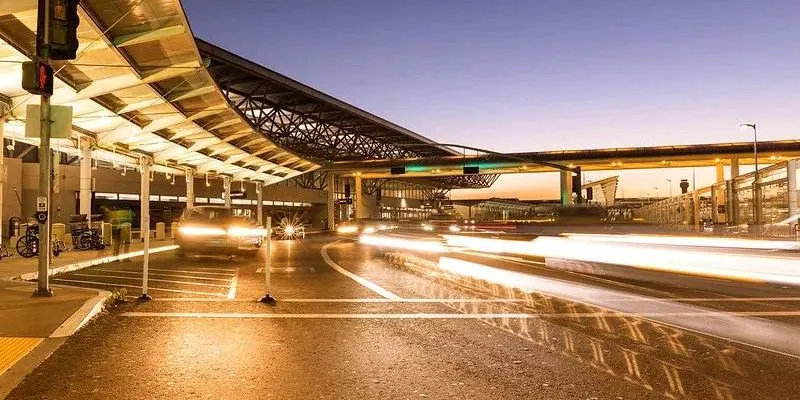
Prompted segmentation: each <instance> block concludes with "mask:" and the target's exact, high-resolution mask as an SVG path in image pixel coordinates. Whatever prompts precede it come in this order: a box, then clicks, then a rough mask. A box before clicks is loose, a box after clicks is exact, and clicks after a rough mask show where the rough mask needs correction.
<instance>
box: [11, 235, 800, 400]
mask: <svg viewBox="0 0 800 400" xmlns="http://www.w3.org/2000/svg"><path fill="white" fill-rule="evenodd" d="M273 245H274V246H273V257H272V261H273V262H272V269H271V271H272V273H271V284H272V285H271V288H270V290H269V292H270V294H272V295H273V296H275V297H276V298H277V299H278V303H277V304H276V305H275V306H267V305H264V304H260V303H257V302H256V301H255V300H256V299H257V298H259V297H260V296H261V295H263V294H264V292H265V288H264V275H263V273H259V272H258V271H259V270H261V271H263V268H264V260H263V259H233V260H230V259H224V258H219V259H215V258H202V259H190V260H179V259H178V258H177V257H175V256H173V255H172V254H158V255H154V256H153V257H152V258H151V263H150V266H151V271H150V278H151V279H150V281H149V287H150V290H149V292H150V294H151V295H152V296H153V297H154V300H153V301H150V302H146V303H140V302H137V301H128V302H126V303H125V304H122V305H120V306H118V307H115V308H113V309H110V310H109V311H107V312H106V313H104V314H103V315H101V316H100V317H99V318H98V319H97V320H95V321H94V322H92V323H91V324H90V325H89V326H87V327H86V328H84V329H83V330H81V331H79V332H78V333H77V334H76V335H74V336H73V337H71V338H70V339H69V340H68V341H67V342H66V343H65V344H64V345H63V346H62V347H61V348H60V349H59V350H58V351H56V352H55V353H54V354H53V355H52V356H50V358H48V359H47V360H46V361H45V362H44V363H43V364H42V365H40V366H39V367H38V368H37V369H36V370H35V371H34V372H33V373H32V374H31V375H30V376H28V377H27V378H26V379H25V380H24V381H23V382H22V384H21V385H20V386H18V387H17V388H16V389H15V390H14V391H13V392H12V393H11V395H10V396H9V398H10V399H92V398H98V399H99V398H120V399H128V398H129V399H134V398H135V399H141V398H180V399H186V398H199V399H202V398H211V399H217V398H236V399H263V398H275V399H307V398H331V399H333V398H337V399H341V398H344V399H375V398H393V399H394V398H397V399H411V398H413V399H418V398H464V399H468V398H469V399H473V398H486V399H489V398H506V399H593V398H596V399H665V398H673V399H720V400H728V399H750V398H753V399H756V398H759V399H761V398H793V397H794V396H795V393H797V390H798V389H800V384H798V382H800V379H798V378H800V360H798V358H797V357H795V356H794V355H792V354H780V353H779V352H776V351H774V350H771V349H768V348H758V347H755V346H753V345H751V344H748V343H740V342H738V341H732V340H729V339H728V338H726V337H725V335H710V334H706V333H702V332H699V331H698V330H696V329H687V328H681V326H678V325H676V324H674V323H668V322H664V321H662V320H661V319H663V318H662V316H658V315H644V316H640V315H636V312H631V313H625V314H621V313H619V312H618V311H617V310H616V309H615V308H614V307H612V306H613V304H610V303H608V301H610V300H616V301H620V300H621V299H623V300H625V301H626V302H627V303H626V304H633V305H634V306H628V307H633V308H631V309H633V310H636V308H635V306H636V305H637V304H646V303H647V302H648V301H656V300H658V301H664V300H668V301H669V304H670V306H673V307H674V306H675V305H674V304H678V306H682V305H692V306H693V307H700V308H702V309H703V310H707V311H714V312H719V311H729V312H732V313H734V314H733V315H732V317H737V318H738V315H736V314H735V313H741V312H747V311H751V310H777V311H781V312H782V315H773V316H768V317H766V319H764V318H761V317H753V316H745V317H747V318H758V319H759V320H760V321H767V322H769V323H771V324H781V326H782V327H784V328H786V329H793V327H794V325H793V323H785V322H784V321H782V320H781V319H789V320H792V319H793V318H794V317H792V316H791V315H790V313H789V312H790V311H793V310H797V308H796V306H797V304H798V302H797V301H796V300H792V299H793V298H794V297H798V298H800V293H798V291H797V290H795V289H792V288H780V287H769V286H759V285H746V284H741V283H737V284H732V283H728V282H723V281H714V280H710V281H708V282H704V281H697V280H696V278H688V277H664V276H663V275H659V274H655V276H654V275H648V274H652V273H648V274H644V275H635V276H627V277H624V278H620V277H611V276H600V275H587V274H585V273H580V272H576V271H561V270H552V269H549V268H547V267H545V266H543V265H538V264H536V262H532V261H530V260H528V261H526V260H508V259H506V260H502V259H497V258H488V257H479V256H475V255H464V254H462V255H458V257H461V258H463V259H465V260H469V261H471V262H480V263H483V264H487V265H493V266H496V267H499V268H503V269H507V270H513V271H518V272H524V273H526V274H529V275H532V276H535V277H538V278H542V279H551V280H556V281H558V282H562V283H569V284H572V285H580V287H590V288H593V289H595V290H603V291H606V292H602V293H609V296H608V297H607V298H606V297H604V298H603V299H599V298H598V300H603V301H604V303H603V304H598V305H592V304H588V303H587V302H586V301H575V300H570V299H569V298H567V297H559V296H553V295H550V294H547V293H545V292H544V289H545V288H544V287H543V288H542V289H543V292H542V293H536V292H534V293H527V294H525V293H521V292H520V291H515V290H509V289H507V288H503V287H500V286H498V285H489V284H487V283H486V282H483V281H480V280H475V279H464V278H463V277H459V276H455V275H450V274H444V273H441V272H438V273H433V270H431V269H430V268H427V267H426V266H425V265H424V262H423V261H419V262H418V264H414V265H411V264H408V265H400V264H397V263H396V262H392V263H390V260H388V259H387V257H385V256H384V254H383V252H382V251H381V250H379V249H376V248H371V247H367V246H364V245H360V244H358V243H354V242H353V241H351V240H342V239H340V238H335V237H332V236H313V237H308V238H307V239H305V240H304V241H278V242H275V243H274V244H273ZM429 258H430V257H429ZM54 282H57V283H59V284H71V285H77V286H85V287H91V288H102V289H106V290H115V289H116V290H119V289H125V290H126V292H127V295H129V296H131V297H135V296H137V295H138V294H139V293H140V291H141V262H140V261H138V260H134V262H132V263H117V264H107V265H103V266H98V267H92V268H87V269H84V270H80V271H75V272H72V273H69V274H63V275H59V276H58V277H56V278H55V279H54ZM576 287H578V286H576ZM548 290H554V289H551V288H548ZM621 293H622V294H624V295H625V296H632V297H623V296H622V295H621ZM578 294H579V293H578V292H575V295H576V296H577V295H578ZM611 294H614V295H615V296H616V297H614V296H612V295H611ZM743 296H750V297H751V298H752V297H759V298H760V300H747V299H743ZM778 298H783V299H782V300H775V299H778ZM598 303H599V301H598ZM682 318H686V319H685V320H684V321H688V319H690V318H695V319H697V318H700V319H704V320H705V319H707V318H708V315H705V314H702V313H700V314H697V315H695V314H687V315H684V316H683V317H682ZM678 321H681V320H680V319H678ZM730 336H733V335H730ZM776 339H779V338H776Z"/></svg>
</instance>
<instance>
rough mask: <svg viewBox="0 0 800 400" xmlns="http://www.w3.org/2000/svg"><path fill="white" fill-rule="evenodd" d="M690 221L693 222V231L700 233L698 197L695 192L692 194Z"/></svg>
mask: <svg viewBox="0 0 800 400" xmlns="http://www.w3.org/2000/svg"><path fill="white" fill-rule="evenodd" d="M692 221H693V222H694V231H695V232H700V196H699V195H698V194H697V191H696V190H695V191H693V192H692Z"/></svg>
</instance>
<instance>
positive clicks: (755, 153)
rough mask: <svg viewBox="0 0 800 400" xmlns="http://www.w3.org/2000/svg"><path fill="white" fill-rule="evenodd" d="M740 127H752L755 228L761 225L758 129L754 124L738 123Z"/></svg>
mask: <svg viewBox="0 0 800 400" xmlns="http://www.w3.org/2000/svg"><path fill="white" fill-rule="evenodd" d="M739 127H740V128H752V129H753V163H754V164H755V167H756V170H755V171H754V172H753V222H754V223H755V225H756V229H758V227H759V226H761V212H760V208H761V204H759V203H760V201H758V200H759V198H760V195H759V193H758V192H759V190H758V130H757V129H756V124H741V125H739Z"/></svg>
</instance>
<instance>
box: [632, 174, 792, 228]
mask: <svg viewBox="0 0 800 400" xmlns="http://www.w3.org/2000/svg"><path fill="white" fill-rule="evenodd" d="M798 166H800V159H793V160H788V161H783V162H779V163H777V164H773V165H770V166H769V167H766V168H762V169H760V170H759V171H758V181H759V182H758V185H755V186H754V185H753V181H754V180H755V176H756V173H755V172H751V173H749V174H745V175H740V176H737V177H735V178H733V179H731V180H728V181H724V182H717V183H715V184H713V185H711V186H709V187H705V188H701V189H698V190H695V191H694V192H689V193H685V194H681V195H678V196H674V197H670V198H667V199H664V200H661V201H658V202H656V203H652V204H650V205H647V206H645V207H643V209H642V217H643V218H644V220H645V221H647V222H651V223H655V224H658V225H661V226H663V227H671V228H675V229H679V230H694V231H700V230H714V231H720V230H721V229H726V230H730V229H731V228H732V227H738V228H743V227H746V228H748V230H753V229H752V228H754V227H757V225H758V224H756V221H760V223H761V225H766V226H771V225H777V224H780V223H781V222H782V221H785V220H786V219H788V218H789V217H790V216H795V215H797V214H798V209H799V208H800V203H799V202H798V174H797V172H798V171H797V169H798ZM754 189H755V193H756V196H754V195H753V190H754ZM754 211H755V212H757V214H755V213H754ZM796 224H797V222H796V221H792V222H788V223H786V225H787V230H789V231H791V230H792V229H793V228H794V227H795V225H796Z"/></svg>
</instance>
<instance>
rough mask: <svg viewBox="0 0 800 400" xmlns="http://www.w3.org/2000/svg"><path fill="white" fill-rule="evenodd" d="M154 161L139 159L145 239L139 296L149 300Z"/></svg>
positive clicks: (141, 223) (141, 226)
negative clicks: (151, 174) (140, 293)
mask: <svg viewBox="0 0 800 400" xmlns="http://www.w3.org/2000/svg"><path fill="white" fill-rule="evenodd" d="M151 163H152V161H151V160H150V159H149V158H147V157H142V158H141V159H140V160H139V165H140V167H141V171H140V172H141V177H140V179H139V180H140V181H141V190H140V194H139V198H140V200H141V201H140V202H139V206H140V207H141V210H140V212H139V217H140V220H139V230H140V231H141V232H142V233H141V236H142V239H143V240H144V247H143V249H142V250H143V252H144V254H143V255H142V295H141V296H140V297H139V298H140V299H141V300H149V299H150V296H149V295H148V294H147V273H148V269H149V268H150V164H151Z"/></svg>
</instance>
